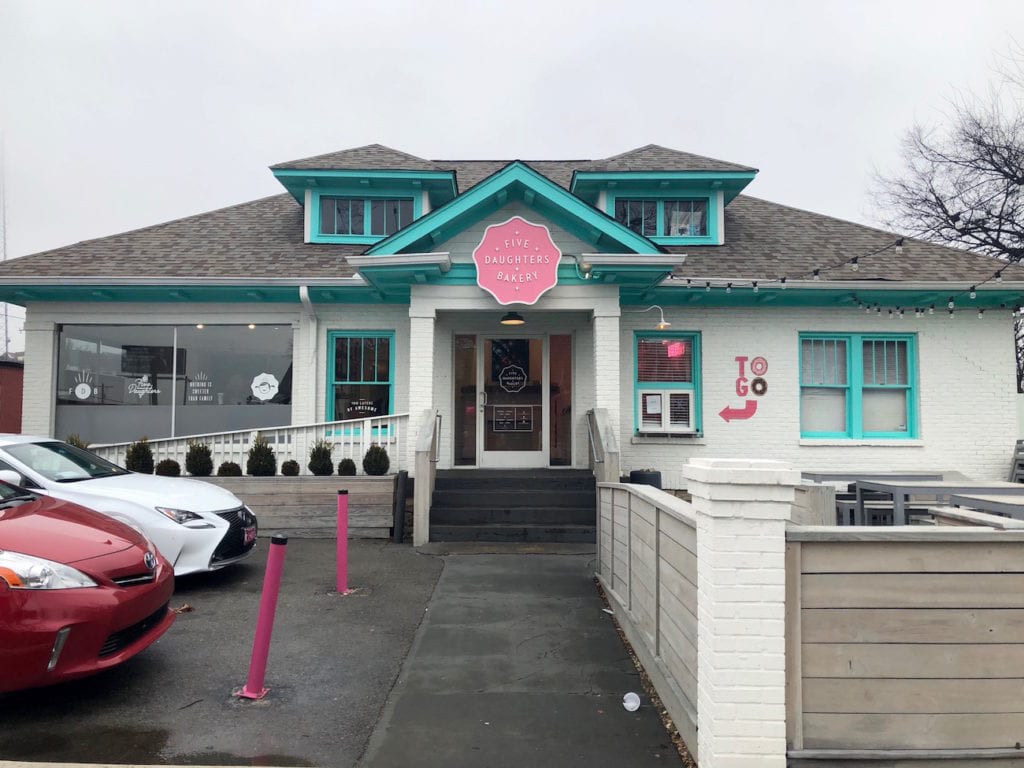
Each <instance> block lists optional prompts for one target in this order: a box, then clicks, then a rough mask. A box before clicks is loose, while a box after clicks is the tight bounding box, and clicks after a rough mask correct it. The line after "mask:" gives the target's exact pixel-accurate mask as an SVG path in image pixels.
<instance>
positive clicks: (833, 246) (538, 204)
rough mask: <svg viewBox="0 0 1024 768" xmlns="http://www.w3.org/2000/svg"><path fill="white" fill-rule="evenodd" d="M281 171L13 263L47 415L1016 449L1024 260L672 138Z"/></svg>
mask: <svg viewBox="0 0 1024 768" xmlns="http://www.w3.org/2000/svg"><path fill="white" fill-rule="evenodd" d="M272 171H273V172H274V174H275V175H276V176H277V178H278V179H279V180H280V181H281V183H282V184H283V185H284V187H285V189H286V190H287V194H282V195H280V196H277V197H272V198H266V199H263V200H257V201H254V202H251V203H245V204H242V205H238V206H234V207H232V208H227V209H223V210H220V211H213V212H210V213H207V214H201V215H198V216H193V217H190V218H187V219H182V220H179V221H175V222H170V223H167V224H161V225H157V226H154V227H149V228H147V229H143V230H138V231H135V232H127V233H122V234H117V235H113V236H111V237H107V238H102V239H99V240H94V241H89V242H84V243H78V244H75V245H71V246H68V247H66V248H61V249H57V250H55V251H50V252H46V253H41V254H35V255H32V256H27V257H24V258H21V259H16V260H12V261H10V262H7V263H6V264H4V265H3V269H2V270H0V299H3V300H5V301H10V302H14V303H17V304H21V305H23V306H25V307H26V309H27V320H26V325H25V328H26V355H25V396H24V411H23V423H24V430H25V431H26V432H33V433H43V434H48V435H54V436H56V437H61V438H63V437H65V436H67V435H68V434H69V433H77V434H79V435H80V436H81V437H82V438H84V439H85V440H87V441H90V442H93V443H100V442H115V441H126V440H132V439H136V438H139V437H142V436H143V435H146V436H148V437H150V438H160V437H170V436H184V435H189V434H197V433H208V432H215V431H218V430H229V429H241V428H258V427H268V426H276V425H281V424H311V423H316V422H327V421H339V420H345V419H350V418H360V417H364V416H367V415H382V414H387V413H392V414H395V413H408V414H410V415H411V416H410V418H411V420H412V423H413V424H414V425H415V423H416V422H417V421H418V419H419V417H420V415H421V414H422V413H423V412H424V411H426V410H434V411H436V412H437V413H439V414H440V416H441V424H442V427H441V436H440V451H439V461H438V466H439V467H440V468H452V467H466V468H486V467H511V468H539V467H575V468H577V469H582V468H586V467H587V466H588V453H589V436H588V429H587V419H586V413H587V412H588V411H589V410H591V409H594V408H598V409H603V410H604V411H605V412H606V413H607V415H608V417H609V419H610V421H611V423H612V424H613V425H614V426H615V429H616V431H617V436H618V442H619V446H620V449H621V458H622V468H623V470H624V471H628V470H633V469H643V468H653V469H657V470H660V471H661V472H662V474H663V481H664V484H665V485H666V486H667V487H682V486H683V485H684V484H685V481H684V479H683V476H682V465H683V464H684V463H685V462H686V461H687V460H688V459H691V458H698V457H736V458H771V459H781V460H785V461H787V462H789V463H791V464H793V465H794V466H796V467H799V468H806V469H830V468H832V469H844V470H880V469H908V470H910V469H914V470H958V471H961V472H963V473H965V474H967V475H969V476H972V477H976V478H979V479H997V478H998V479H1002V477H1003V475H1004V474H1005V472H1006V469H1007V464H1008V461H1009V459H1010V455H1011V451H1012V448H1013V444H1014V440H1015V438H1016V417H1015V382H1014V374H1015V368H1014V350H1013V339H1012V327H1011V321H1010V316H1011V312H1012V310H1013V309H1014V308H1015V307H1017V305H1018V304H1019V303H1020V302H1021V295H1022V292H1024V270H1022V269H1020V268H1018V267H1016V266H1006V265H1003V264H1001V263H999V262H995V261H992V260H989V259H985V258H981V257H977V256H973V255H969V254H965V253H962V252H959V251H954V250H951V249H946V248H941V247H938V246H934V245H930V244H927V243H923V242H919V241H914V240H911V239H909V238H906V239H904V238H902V237H900V236H899V235H898V234H893V233H887V232H882V231H879V230H875V229H871V228H867V227H863V226H860V225H856V224H852V223H849V222H843V221H839V220H836V219H832V218H829V217H826V216H820V215H817V214H813V213H808V212H805V211H799V210H794V209H791V208H787V207H785V206H781V205H777V204H774V203H769V202H766V201H763V200H759V199H757V198H752V197H748V196H745V195H742V194H740V193H741V191H742V190H744V189H745V188H746V187H747V185H749V184H750V183H751V182H752V181H753V180H754V178H755V175H756V171H755V170H754V169H753V168H749V167H746V166H740V165H736V164H733V163H726V162H722V161H718V160H712V159H709V158H703V157H698V156H695V155H690V154H687V153H683V152H676V151H673V150H667V149H664V148H661V147H655V146H648V147H643V148H641V149H638V150H634V151H632V152H628V153H625V154H623V155H620V156H616V157H613V158H607V159H604V160H594V161H573V162H554V161H541V162H519V161H514V162H510V163H505V162H491V161H427V160H423V159H421V158H416V157H412V156H410V155H406V154H404V153H401V152H396V151H394V150H390V149H387V148H385V147H381V146H379V145H372V146H369V147H362V148H359V149H354V150H347V151H343V152H337V153H333V154H330V155H324V156H320V157H315V158H308V159H306V160H300V161H295V162H291V163H284V164H282V165H280V166H275V167H274V168H273V169H272ZM540 227H543V228H545V231H544V232H543V233H541V230H540ZM520 230H522V232H520ZM531 233H532V234H531ZM538 233H540V234H538ZM548 234H549V235H550V238H551V240H550V242H548V241H547V239H546V238H547V235H548ZM527 235H528V236H529V237H527ZM488 237H498V239H499V240H500V242H498V241H497V240H496V241H494V242H498V244H497V245H494V246H493V247H492V241H491V240H487V238H488ZM517 238H518V239H517ZM530 238H532V239H530ZM521 241H522V242H521ZM527 241H528V242H527ZM485 243H486V245H485ZM484 251H486V253H484ZM474 253H476V254H477V255H478V256H479V257H480V258H481V259H483V258H484V257H485V256H491V257H493V261H492V262H487V263H486V264H485V265H484V266H480V267H479V268H478V266H477V262H476V261H475V260H474ZM481 264H484V262H481ZM997 273H998V279H997V278H996V276H997ZM527 275H528V276H527ZM548 283H551V285H550V286H549V285H548ZM538 287H543V288H548V290H543V291H540V294H541V295H539V297H537V298H536V299H535V300H534V297H533V296H530V297H528V298H529V300H522V299H523V297H524V296H525V293H519V292H517V291H519V290H520V289H521V290H522V291H524V292H529V291H531V290H534V289H536V288H538ZM510 292H511V293H510ZM506 294H507V295H506ZM499 299H500V300H501V301H503V302H506V303H499ZM950 304H952V308H953V311H952V313H951V312H950V310H949V305H950ZM981 310H984V312H983V315H982V316H981V317H980V318H979V312H980V311H981ZM508 314H518V315H519V316H520V317H521V318H522V319H523V321H524V322H523V324H522V325H517V326H511V325H505V324H502V322H501V321H502V320H503V319H506V315H508ZM741 366H742V371H741ZM260 377H265V378H260ZM261 382H262V384H261ZM261 387H262V388H261ZM407 450H408V451H409V452H410V454H411V450H412V445H411V443H410V446H409V447H408V449H407ZM405 458H406V461H405V464H406V465H407V466H410V467H411V461H408V459H409V457H408V456H407V457H405Z"/></svg>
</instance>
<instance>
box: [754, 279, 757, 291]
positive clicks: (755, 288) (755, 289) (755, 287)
mask: <svg viewBox="0 0 1024 768" xmlns="http://www.w3.org/2000/svg"><path fill="white" fill-rule="evenodd" d="M757 291H758V287H757V280H755V281H754V293H757Z"/></svg>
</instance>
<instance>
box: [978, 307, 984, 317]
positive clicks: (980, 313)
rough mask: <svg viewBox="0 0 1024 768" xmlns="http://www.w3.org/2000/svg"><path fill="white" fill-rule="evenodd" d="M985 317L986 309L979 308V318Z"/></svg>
mask: <svg viewBox="0 0 1024 768" xmlns="http://www.w3.org/2000/svg"><path fill="white" fill-rule="evenodd" d="M983 317H985V310H984V309H979V310H978V319H979V320H981V319H982V318H983Z"/></svg>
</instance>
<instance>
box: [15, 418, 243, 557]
mask: <svg viewBox="0 0 1024 768" xmlns="http://www.w3.org/2000/svg"><path fill="white" fill-rule="evenodd" d="M15 475H17V477H15ZM0 480H7V481H8V482H12V483H15V484H17V485H21V486H24V487H25V488H30V489H32V490H34V491H36V492H37V493H45V494H46V495H48V496H53V497H54V498H58V499H66V500H67V501H72V502H74V503H76V504H81V505H82V506H83V507H89V508H91V509H94V510H96V511H97V512H102V513H104V514H106V515H109V516H110V517H113V518H115V519H117V520H120V521H121V522H124V523H128V524H129V525H132V526H134V527H135V528H137V529H138V530H140V531H142V533H144V534H145V535H146V536H148V537H149V538H150V539H151V540H152V541H153V543H154V544H155V545H156V547H157V549H159V550H160V553H161V554H162V555H163V556H164V557H166V558H167V559H168V560H169V561H170V562H171V564H172V565H173V566H174V575H175V576H182V575H184V574H187V573H196V572H199V571H212V570H216V569H218V568H223V567H224V566H226V565H230V564H231V563H234V562H237V561H239V560H241V559H242V558H244V557H247V556H248V555H249V554H251V553H252V550H253V547H254V546H255V544H256V516H255V515H254V514H253V513H252V510H250V509H249V508H248V507H247V506H245V504H243V503H242V501H241V500H240V499H239V498H238V497H237V496H235V495H234V494H233V493H231V492H230V491H227V490H225V489H223V488H219V487H217V486H215V485H213V484H211V483H204V482H202V481H200V480H188V479H186V478H180V477H160V476H158V475H143V474H139V473H137V472H129V471H128V470H127V469H123V468H122V467H119V466H117V465H116V464H112V463H110V462H109V461H107V460H106V459H101V458H100V457H99V456H96V455H95V454H93V453H90V452H89V451H85V450H82V449H81V448H76V447H74V446H72V445H68V444H67V443H63V442H61V441H60V440H54V439H53V438H49V437H32V436H30V435H6V434H0Z"/></svg>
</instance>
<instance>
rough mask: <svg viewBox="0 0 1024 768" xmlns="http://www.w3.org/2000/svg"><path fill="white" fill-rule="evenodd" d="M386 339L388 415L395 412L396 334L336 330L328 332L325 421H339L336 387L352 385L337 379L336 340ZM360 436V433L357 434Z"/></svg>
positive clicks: (391, 332) (390, 331) (392, 331)
mask: <svg viewBox="0 0 1024 768" xmlns="http://www.w3.org/2000/svg"><path fill="white" fill-rule="evenodd" d="M382 337H386V338H387V339H388V340H389V341H388V357H389V360H388V381H389V384H390V387H389V389H388V414H387V415H390V414H392V413H394V412H395V373H396V371H395V332H394V330H389V331H364V330H358V331H345V330H334V331H328V332H327V394H326V399H325V401H324V402H325V406H326V407H325V409H324V410H325V419H324V420H325V421H337V419H336V418H335V413H334V385H335V384H339V383H351V382H339V381H338V379H337V377H336V372H335V370H334V365H335V362H336V360H335V354H334V342H335V340H336V339H341V338H346V339H368V338H382ZM365 383H367V384H378V383H379V382H365ZM356 434H358V432H357V433H356Z"/></svg>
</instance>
